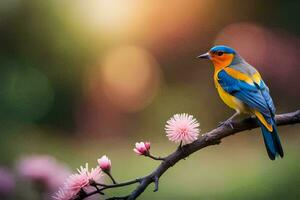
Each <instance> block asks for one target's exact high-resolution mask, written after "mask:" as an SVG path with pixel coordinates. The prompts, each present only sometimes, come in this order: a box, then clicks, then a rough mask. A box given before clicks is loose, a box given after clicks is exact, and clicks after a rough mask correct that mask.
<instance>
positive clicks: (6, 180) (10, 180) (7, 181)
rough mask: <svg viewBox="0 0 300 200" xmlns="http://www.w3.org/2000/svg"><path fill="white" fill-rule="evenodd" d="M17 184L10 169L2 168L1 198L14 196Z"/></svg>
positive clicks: (0, 179)
mask: <svg viewBox="0 0 300 200" xmlns="http://www.w3.org/2000/svg"><path fill="white" fill-rule="evenodd" d="M15 184H16V183H15V177H14V175H13V174H12V173H11V172H10V171H9V170H8V169H6V168H2V167H0V197H5V196H9V195H10V194H12V192H13V190H14V188H15ZM4 199H5V198H4Z"/></svg>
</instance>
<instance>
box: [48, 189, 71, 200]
mask: <svg viewBox="0 0 300 200" xmlns="http://www.w3.org/2000/svg"><path fill="white" fill-rule="evenodd" d="M73 197H74V193H72V192H71V191H70V190H66V189H65V188H60V189H59V191H58V192H57V193H56V194H55V196H53V199H55V200H70V199H72V198H73Z"/></svg>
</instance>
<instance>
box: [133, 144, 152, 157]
mask: <svg viewBox="0 0 300 200" xmlns="http://www.w3.org/2000/svg"><path fill="white" fill-rule="evenodd" d="M149 150H150V142H140V143H139V142H137V143H135V148H134V149H133V151H134V152H135V153H137V154H138V155H147V154H148V153H149Z"/></svg>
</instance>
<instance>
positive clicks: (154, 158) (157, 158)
mask: <svg viewBox="0 0 300 200" xmlns="http://www.w3.org/2000/svg"><path fill="white" fill-rule="evenodd" d="M146 156H147V157H149V158H151V159H153V160H159V161H163V160H165V159H166V158H162V157H156V156H152V155H151V154H150V153H149V154H148V155H146Z"/></svg>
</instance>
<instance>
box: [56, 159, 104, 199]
mask: <svg viewBox="0 0 300 200" xmlns="http://www.w3.org/2000/svg"><path fill="white" fill-rule="evenodd" d="M102 176H103V173H102V171H101V169H100V167H99V166H97V167H96V168H91V170H90V171H89V168H88V163H86V165H85V167H82V166H81V167H80V168H79V169H77V173H76V174H72V175H71V176H69V178H67V180H66V181H65V184H64V186H63V187H62V188H60V190H59V191H58V192H57V193H56V195H55V196H54V197H53V198H54V199H56V200H67V199H68V200H69V199H72V198H74V197H76V195H77V194H78V193H79V191H80V190H84V191H92V190H91V186H90V182H91V181H95V182H98V183H100V182H101V181H102Z"/></svg>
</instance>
